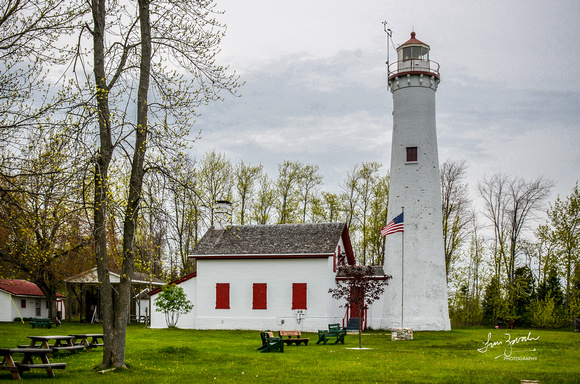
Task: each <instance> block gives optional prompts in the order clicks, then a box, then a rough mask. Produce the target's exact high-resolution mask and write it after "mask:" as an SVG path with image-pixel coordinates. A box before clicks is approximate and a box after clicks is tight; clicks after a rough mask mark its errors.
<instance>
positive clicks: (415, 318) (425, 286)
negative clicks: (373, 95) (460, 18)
mask: <svg viewBox="0 0 580 384" xmlns="http://www.w3.org/2000/svg"><path fill="white" fill-rule="evenodd" d="M429 50H430V47H429V45H427V44H425V43H423V42H421V41H420V40H418V39H417V37H416V34H415V32H412V33H411V38H410V39H409V40H408V41H407V42H405V43H403V44H402V45H400V46H399V47H398V48H397V61H396V62H394V63H388V86H389V90H390V91H391V93H392V94H393V139H392V149H391V170H390V178H391V179H390V189H389V211H388V220H389V221H390V220H393V219H395V222H396V223H398V226H395V228H397V229H399V230H396V231H392V233H390V234H388V235H386V243H385V264H384V268H385V272H386V273H387V274H389V275H392V276H393V279H392V280H391V281H390V282H389V285H388V286H387V287H386V289H385V295H384V299H385V307H384V314H383V319H382V321H381V323H382V324H381V327H382V328H390V329H392V328H411V329H414V330H450V329H451V326H450V322H449V311H448V304H447V279H446V275H445V273H446V272H445V254H444V248H443V226H442V213H441V182H440V178H439V156H438V151H437V131H436V126H435V93H436V91H437V87H438V85H439V81H440V76H439V64H437V63H436V62H434V61H431V60H430V58H429ZM401 224H402V225H401Z"/></svg>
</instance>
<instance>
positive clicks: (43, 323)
mask: <svg viewBox="0 0 580 384" xmlns="http://www.w3.org/2000/svg"><path fill="white" fill-rule="evenodd" d="M30 324H31V325H32V328H35V327H42V328H50V327H51V326H52V325H54V324H56V323H55V322H54V321H50V319H44V318H42V319H31V320H30Z"/></svg>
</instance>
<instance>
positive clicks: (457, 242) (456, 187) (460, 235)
mask: <svg viewBox="0 0 580 384" xmlns="http://www.w3.org/2000/svg"><path fill="white" fill-rule="evenodd" d="M466 171H467V162H466V161H465V160H463V161H450V160H448V161H446V162H444V163H443V164H441V167H440V176H441V206H442V212H443V246H444V251H445V270H446V272H447V280H449V277H450V274H451V268H452V266H453V263H454V262H455V261H456V260H457V259H458V258H459V253H460V251H461V247H462V245H463V244H464V242H465V239H466V237H467V236H468V233H469V231H468V224H469V222H470V221H472V220H473V217H472V216H473V211H472V210H471V209H470V204H471V200H470V198H469V192H468V186H467V184H465V183H463V180H464V179H465V174H466Z"/></svg>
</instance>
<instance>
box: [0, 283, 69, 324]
mask: <svg viewBox="0 0 580 384" xmlns="http://www.w3.org/2000/svg"><path fill="white" fill-rule="evenodd" d="M63 299H64V296H63V295H61V294H57V296H56V310H57V311H59V312H60V313H61V318H64V316H65V307H64V302H63ZM47 317H48V300H47V299H46V296H44V293H42V291H41V290H40V288H38V286H37V285H36V284H34V283H31V282H29V281H26V280H19V279H0V321H14V320H17V319H24V318H47Z"/></svg>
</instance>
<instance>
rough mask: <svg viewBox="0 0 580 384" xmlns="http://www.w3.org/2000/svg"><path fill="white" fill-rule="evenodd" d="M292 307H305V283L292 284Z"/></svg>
mask: <svg viewBox="0 0 580 384" xmlns="http://www.w3.org/2000/svg"><path fill="white" fill-rule="evenodd" d="M292 309H306V283H293V284H292Z"/></svg>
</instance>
